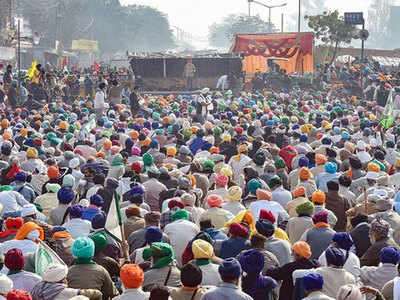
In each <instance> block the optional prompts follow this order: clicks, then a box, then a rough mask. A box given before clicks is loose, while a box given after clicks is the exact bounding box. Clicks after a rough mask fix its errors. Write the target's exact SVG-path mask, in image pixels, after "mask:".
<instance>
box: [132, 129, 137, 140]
mask: <svg viewBox="0 0 400 300" xmlns="http://www.w3.org/2000/svg"><path fill="white" fill-rule="evenodd" d="M131 138H132V139H134V140H137V139H138V138H139V132H137V131H136V130H132V132H131Z"/></svg>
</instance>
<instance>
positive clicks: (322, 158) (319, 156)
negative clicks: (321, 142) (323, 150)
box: [315, 153, 328, 165]
mask: <svg viewBox="0 0 400 300" xmlns="http://www.w3.org/2000/svg"><path fill="white" fill-rule="evenodd" d="M327 161H328V160H327V158H326V156H325V155H323V154H319V153H317V154H315V162H316V163H317V165H324V164H325V163H326V162H327Z"/></svg>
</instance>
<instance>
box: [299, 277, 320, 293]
mask: <svg viewBox="0 0 400 300" xmlns="http://www.w3.org/2000/svg"><path fill="white" fill-rule="evenodd" d="M302 282H303V285H304V289H305V290H306V291H312V290H322V286H323V285H324V278H323V277H322V276H321V275H320V274H318V273H310V274H307V275H306V276H304V277H303V279H302Z"/></svg>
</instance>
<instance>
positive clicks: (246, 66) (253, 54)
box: [231, 32, 314, 74]
mask: <svg viewBox="0 0 400 300" xmlns="http://www.w3.org/2000/svg"><path fill="white" fill-rule="evenodd" d="M231 52H233V53H242V54H243V55H244V60H243V70H244V71H245V72H247V73H255V72H256V71H261V72H265V71H267V70H268V63H267V60H268V58H276V60H274V62H275V63H276V64H278V65H279V66H280V68H281V69H285V70H286V72H287V73H288V74H290V73H294V72H298V73H304V72H313V71H314V33H313V32H300V33H269V34H238V35H236V37H235V42H234V44H233V46H232V48H231Z"/></svg>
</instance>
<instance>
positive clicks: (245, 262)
mask: <svg viewBox="0 0 400 300" xmlns="http://www.w3.org/2000/svg"><path fill="white" fill-rule="evenodd" d="M239 262H240V265H241V266H242V269H243V271H245V272H246V273H252V274H259V273H260V272H261V271H262V269H263V268H264V255H263V254H262V253H261V252H260V251H258V250H255V249H251V250H247V251H245V252H244V253H243V254H241V255H240V257H239Z"/></svg>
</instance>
